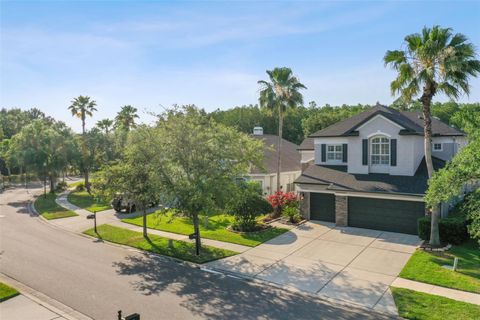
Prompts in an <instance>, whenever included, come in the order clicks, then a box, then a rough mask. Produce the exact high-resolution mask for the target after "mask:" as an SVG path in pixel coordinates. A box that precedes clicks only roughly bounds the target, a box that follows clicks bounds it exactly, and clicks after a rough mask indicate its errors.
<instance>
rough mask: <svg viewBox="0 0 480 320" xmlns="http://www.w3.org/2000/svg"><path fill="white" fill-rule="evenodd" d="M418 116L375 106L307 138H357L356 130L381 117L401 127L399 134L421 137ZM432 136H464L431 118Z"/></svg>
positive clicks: (421, 123)
mask: <svg viewBox="0 0 480 320" xmlns="http://www.w3.org/2000/svg"><path fill="white" fill-rule="evenodd" d="M419 115H420V113H419V112H405V111H404V112H400V111H397V110H395V109H392V108H389V107H386V106H382V105H376V106H375V107H373V108H371V109H370V110H367V111H364V112H362V113H359V114H357V115H354V116H352V117H350V118H347V119H345V120H342V121H339V122H337V123H334V124H332V125H331V126H328V127H326V128H324V129H322V130H320V131H317V132H315V133H314V134H312V135H310V136H309V137H312V138H315V137H341V136H357V135H358V129H359V128H360V127H361V126H362V125H364V124H366V123H367V122H369V121H371V120H372V119H374V118H376V117H378V116H381V117H383V118H385V119H387V120H388V121H390V122H392V123H395V124H396V125H398V126H399V127H401V130H400V133H401V134H404V135H408V134H413V135H423V119H421V117H419ZM432 134H433V135H437V136H443V135H446V136H455V135H456V136H463V135H465V133H464V132H462V131H460V130H458V129H456V128H453V127H451V126H449V125H447V124H446V123H443V122H442V121H440V120H438V119H436V118H432Z"/></svg>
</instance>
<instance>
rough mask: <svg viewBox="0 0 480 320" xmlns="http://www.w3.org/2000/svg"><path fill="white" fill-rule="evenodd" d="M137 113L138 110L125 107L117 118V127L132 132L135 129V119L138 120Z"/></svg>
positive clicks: (128, 106)
mask: <svg viewBox="0 0 480 320" xmlns="http://www.w3.org/2000/svg"><path fill="white" fill-rule="evenodd" d="M137 111H138V110H137V108H134V107H132V106H130V105H126V106H123V107H122V109H121V110H120V111H119V112H118V113H117V116H116V117H115V127H116V128H120V129H123V130H125V131H127V132H128V131H130V129H132V128H135V126H136V123H135V119H137V118H138V114H137Z"/></svg>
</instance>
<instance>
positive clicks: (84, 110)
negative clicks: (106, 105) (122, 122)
mask: <svg viewBox="0 0 480 320" xmlns="http://www.w3.org/2000/svg"><path fill="white" fill-rule="evenodd" d="M96 106H97V103H96V102H95V100H90V97H88V96H78V97H77V98H75V99H73V100H72V104H71V105H70V107H68V109H69V110H70V111H71V112H72V116H74V117H77V118H79V119H81V120H82V134H83V135H84V136H85V119H86V117H87V116H89V117H91V116H92V115H93V112H94V111H97V109H96V108H95V107H96Z"/></svg>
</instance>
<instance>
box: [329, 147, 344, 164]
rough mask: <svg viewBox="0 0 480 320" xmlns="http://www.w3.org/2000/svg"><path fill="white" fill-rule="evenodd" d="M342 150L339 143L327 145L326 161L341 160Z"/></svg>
mask: <svg viewBox="0 0 480 320" xmlns="http://www.w3.org/2000/svg"><path fill="white" fill-rule="evenodd" d="M342 157H343V152H342V145H341V144H329V145H327V161H342Z"/></svg>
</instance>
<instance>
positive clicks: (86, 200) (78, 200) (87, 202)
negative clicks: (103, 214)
mask: <svg viewBox="0 0 480 320" xmlns="http://www.w3.org/2000/svg"><path fill="white" fill-rule="evenodd" d="M67 199H68V202H70V203H72V204H74V205H76V206H77V207H80V208H83V209H85V210H88V211H90V212H98V211H103V210H107V209H110V208H111V206H110V204H109V203H108V201H101V200H99V201H96V200H95V199H94V198H93V196H91V195H90V194H89V193H88V192H87V191H74V192H70V193H69V194H68V196H67Z"/></svg>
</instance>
